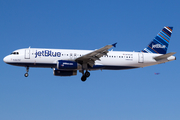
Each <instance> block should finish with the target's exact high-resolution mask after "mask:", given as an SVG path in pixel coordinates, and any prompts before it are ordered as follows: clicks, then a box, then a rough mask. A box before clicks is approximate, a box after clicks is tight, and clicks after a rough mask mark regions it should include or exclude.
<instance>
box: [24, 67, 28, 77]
mask: <svg viewBox="0 0 180 120" xmlns="http://www.w3.org/2000/svg"><path fill="white" fill-rule="evenodd" d="M28 72H29V66H27V67H26V73H25V74H24V76H25V77H28V75H29V74H28Z"/></svg>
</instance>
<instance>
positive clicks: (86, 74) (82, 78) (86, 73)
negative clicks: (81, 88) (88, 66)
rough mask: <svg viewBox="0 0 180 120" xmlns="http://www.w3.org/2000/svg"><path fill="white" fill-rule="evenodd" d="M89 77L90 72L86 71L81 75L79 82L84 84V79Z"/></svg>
mask: <svg viewBox="0 0 180 120" xmlns="http://www.w3.org/2000/svg"><path fill="white" fill-rule="evenodd" d="M89 76H90V72H88V71H86V72H85V73H84V74H83V75H82V77H81V80H82V81H83V82H84V81H86V79H87V78H88V77H89Z"/></svg>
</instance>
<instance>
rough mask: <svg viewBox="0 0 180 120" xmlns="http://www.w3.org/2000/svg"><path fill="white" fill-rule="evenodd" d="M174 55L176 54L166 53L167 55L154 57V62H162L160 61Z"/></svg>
mask: <svg viewBox="0 0 180 120" xmlns="http://www.w3.org/2000/svg"><path fill="white" fill-rule="evenodd" d="M175 53H176V52H171V53H168V54H164V55H160V56H157V57H154V59H155V60H156V61H159V60H162V59H167V58H168V57H170V56H172V55H174V54H175Z"/></svg>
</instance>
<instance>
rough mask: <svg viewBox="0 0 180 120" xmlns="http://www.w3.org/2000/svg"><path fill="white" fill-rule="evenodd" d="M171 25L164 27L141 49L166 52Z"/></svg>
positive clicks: (158, 52)
mask: <svg viewBox="0 0 180 120" xmlns="http://www.w3.org/2000/svg"><path fill="white" fill-rule="evenodd" d="M172 30H173V27H168V26H166V27H164V28H163V29H162V30H161V31H160V32H159V33H158V34H157V35H156V36H155V37H154V39H153V40H152V41H151V42H150V44H149V45H148V46H147V47H146V48H144V50H142V52H144V53H155V54H166V52H167V49H168V45H169V41H170V38H171V34H172Z"/></svg>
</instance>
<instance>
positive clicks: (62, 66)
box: [57, 60, 81, 70]
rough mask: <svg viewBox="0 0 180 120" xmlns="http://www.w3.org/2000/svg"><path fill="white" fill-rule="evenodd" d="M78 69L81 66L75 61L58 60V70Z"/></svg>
mask: <svg viewBox="0 0 180 120" xmlns="http://www.w3.org/2000/svg"><path fill="white" fill-rule="evenodd" d="M80 68H81V65H80V64H78V63H77V62H75V61H68V60H58V62H57V69H58V70H77V69H80Z"/></svg>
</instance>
